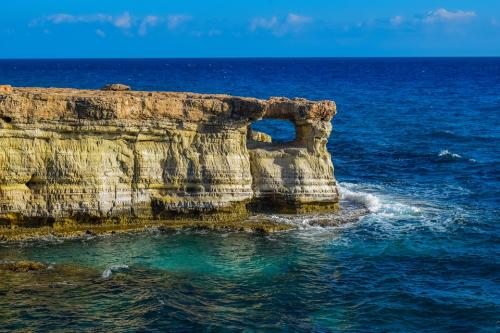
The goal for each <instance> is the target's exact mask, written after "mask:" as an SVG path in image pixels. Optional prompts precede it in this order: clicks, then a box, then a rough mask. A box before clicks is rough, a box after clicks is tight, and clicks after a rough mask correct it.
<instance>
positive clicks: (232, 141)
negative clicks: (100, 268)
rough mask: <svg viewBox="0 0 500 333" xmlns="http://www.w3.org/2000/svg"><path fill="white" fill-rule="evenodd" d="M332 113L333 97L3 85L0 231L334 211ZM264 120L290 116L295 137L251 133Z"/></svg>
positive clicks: (0, 88) (0, 96)
mask: <svg viewBox="0 0 500 333" xmlns="http://www.w3.org/2000/svg"><path fill="white" fill-rule="evenodd" d="M335 112H336V109H335V104H334V103H333V102H331V101H320V102H312V101H307V100H304V99H286V98H271V99H269V100H260V99H255V98H243V97H233V96H227V95H201V94H193V93H171V92H138V91H97V90H76V89H42V88H12V87H10V86H0V226H2V225H4V226H14V225H21V226H32V225H33V224H39V225H41V226H56V227H58V228H65V226H66V227H67V228H69V227H70V226H74V224H75V223H76V224H78V223H84V224H87V223H91V224H92V223H102V222H103V221H114V222H113V223H115V222H116V221H122V222H123V221H129V220H132V219H142V220H147V219H161V218H162V217H163V216H169V218H171V217H172V216H174V215H175V216H181V217H182V216H188V217H189V218H198V217H199V219H200V221H204V220H206V217H207V216H213V217H215V216H217V218H216V219H217V220H220V219H221V218H220V214H225V216H227V218H228V219H237V218H240V217H241V216H244V215H245V214H246V213H248V212H247V211H246V207H250V208H252V207H253V208H255V207H260V205H259V204H258V203H259V202H262V201H264V202H265V203H266V205H265V206H266V209H273V208H276V209H278V210H283V211H288V210H287V209H284V208H286V207H292V208H294V210H293V211H308V210H311V209H312V210H316V209H322V208H323V209H335V208H336V207H337V203H338V191H337V185H336V181H335V178H334V175H333V164H332V162H331V158H330V155H329V153H328V151H327V150H326V143H327V140H328V137H329V135H330V132H331V119H332V117H333V116H334V115H335ZM262 118H277V119H288V120H290V121H292V122H293V123H294V124H295V126H296V130H297V139H296V141H295V142H293V143H287V144H276V143H272V142H271V141H272V139H271V138H270V136H269V135H266V134H256V135H253V134H252V135H248V127H249V125H250V124H251V123H252V122H253V121H256V120H259V119H262ZM247 138H248V141H247ZM252 138H253V139H254V140H252ZM249 203H251V204H249ZM235 207H236V208H235ZM307 207H309V208H307ZM213 214H215V215H213ZM122 222H120V223H122ZM127 223H128V222H127Z"/></svg>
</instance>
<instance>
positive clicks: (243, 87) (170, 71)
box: [0, 58, 500, 332]
mask: <svg viewBox="0 0 500 333" xmlns="http://www.w3.org/2000/svg"><path fill="white" fill-rule="evenodd" d="M110 82H121V83H125V84H129V85H131V86H132V87H133V88H134V89H136V90H140V89H143V90H175V91H178V90H181V91H195V92H203V93H228V94H234V95H243V96H255V97H262V98H267V97H269V96H289V97H305V98H309V99H333V100H335V101H336V102H337V105H338V115H337V117H336V118H335V119H334V131H333V133H332V136H331V138H330V142H329V145H328V147H329V150H330V152H331V153H332V158H333V161H334V164H335V167H336V168H335V173H336V176H337V178H338V180H339V182H340V185H341V192H342V194H343V197H344V202H345V203H348V202H356V203H358V204H362V205H364V206H365V207H366V208H367V209H369V211H370V214H368V215H367V216H365V217H363V218H362V219H361V220H360V221H357V222H354V223H353V222H351V223H348V224H345V225H343V226H341V227H335V228H320V227H313V226H311V223H310V221H312V220H313V219H314V218H315V217H314V216H295V217H293V216H289V217H287V216H275V217H273V218H275V219H281V220H283V221H284V222H286V223H294V224H297V225H298V226H299V227H300V229H299V230H297V231H293V232H288V233H280V234H273V235H267V236H266V235H254V234H248V233H199V232H198V233H196V232H187V231H185V232H177V233H172V232H170V233H165V232H159V231H152V232H150V233H146V234H140V235H122V236H114V237H110V238H89V239H86V240H75V241H64V242H60V241H56V240H55V241H52V242H42V243H30V244H24V245H16V246H13V245H9V246H7V245H3V246H0V258H3V259H9V260H17V259H21V258H28V259H33V260H39V261H42V262H46V263H54V264H55V265H54V268H53V269H52V270H48V271H44V272H42V273H29V274H21V275H19V274H18V275H6V274H4V275H5V276H4V277H2V275H0V323H2V326H1V328H0V330H2V329H5V330H12V329H23V328H24V329H33V330H35V331H37V330H38V331H45V330H50V329H55V328H59V329H62V330H69V331H71V330H114V331H165V330H173V331H198V330H208V331H219V330H230V331H232V330H245V329H246V330H248V331H261V330H262V331H317V332H330V331H336V332H497V331H498V329H499V327H500V265H499V264H500V262H499V261H500V260H499V254H500V226H499V216H500V209H499V206H500V205H499V204H500V172H499V171H500V59H499V58H482V59H474V58H467V59H445V58H441V59H238V60H236V59H232V60H230V59H218V60H214V59H196V60H188V59H185V60H180V59H179V60H43V61H42V60H40V61H34V60H26V61H18V60H0V83H5V84H12V85H15V86H44V87H51V86H56V87H77V88H99V87H101V86H103V85H104V84H107V83H110ZM257 126H261V128H263V129H264V130H265V131H266V130H267V131H268V132H270V134H271V135H273V136H274V137H277V138H279V139H284V140H286V139H287V138H289V137H292V136H293V133H292V131H293V129H292V128H290V127H286V126H285V127H283V126H279V125H276V124H275V123H271V124H260V125H257Z"/></svg>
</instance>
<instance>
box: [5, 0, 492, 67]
mask: <svg viewBox="0 0 500 333" xmlns="http://www.w3.org/2000/svg"><path fill="white" fill-rule="evenodd" d="M0 38H1V41H2V42H1V44H0V58H75V57H76V58H85V57H94V58H95V57H97V58H99V57H104V58H106V57H265V56H272V57H281V56H285V57H286V56H295V57H297V56H313V57H314V56H498V55H500V1H498V0H476V1H472V0H468V1H465V0H454V1H451V0H448V1H446V0H444V1H438V0H432V1H431V0H419V1H414V0H412V1H410V0H408V1H406V0H398V1H396V0H376V1H375V0H351V1H347V0H345V1H335V0H331V1H327V0H322V1H321V0H302V1H298V0H287V1H285V0H252V1H229V0H228V1H222V0H213V1H195V0H185V1H174V0H116V1H115V0H15V1H14V0H13V1H4V3H3V4H2V6H1V11H0Z"/></svg>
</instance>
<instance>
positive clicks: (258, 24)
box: [250, 16, 278, 31]
mask: <svg viewBox="0 0 500 333" xmlns="http://www.w3.org/2000/svg"><path fill="white" fill-rule="evenodd" d="M277 24H278V18H277V17H276V16H273V17H271V18H269V19H266V18H264V17H256V18H254V19H253V20H252V21H251V22H250V30H252V31H255V30H257V29H268V30H269V29H272V28H274V27H276V25H277Z"/></svg>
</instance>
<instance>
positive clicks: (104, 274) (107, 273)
mask: <svg viewBox="0 0 500 333" xmlns="http://www.w3.org/2000/svg"><path fill="white" fill-rule="evenodd" d="M128 268H129V267H128V265H121V264H118V265H111V266H109V267H107V268H106V269H105V270H104V271H103V272H102V274H101V277H102V278H103V279H108V278H110V277H111V275H113V272H118V271H121V270H124V269H128Z"/></svg>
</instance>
